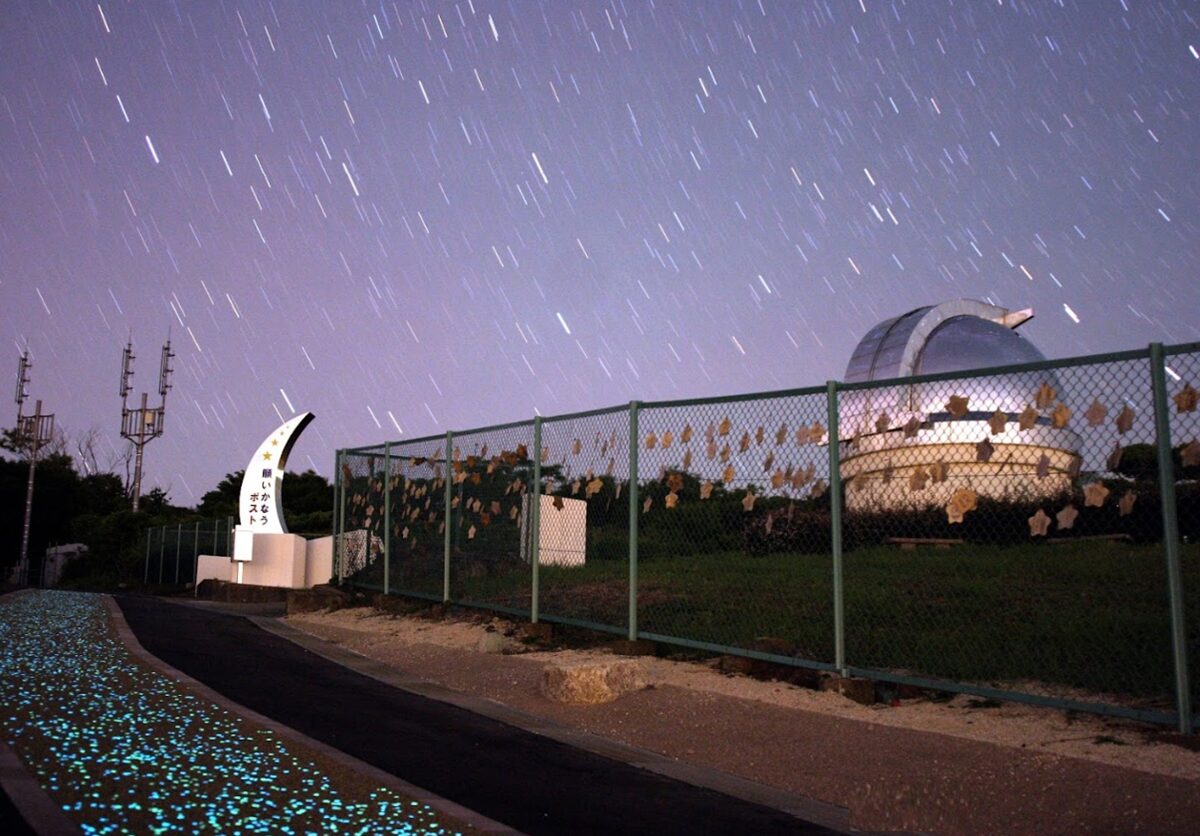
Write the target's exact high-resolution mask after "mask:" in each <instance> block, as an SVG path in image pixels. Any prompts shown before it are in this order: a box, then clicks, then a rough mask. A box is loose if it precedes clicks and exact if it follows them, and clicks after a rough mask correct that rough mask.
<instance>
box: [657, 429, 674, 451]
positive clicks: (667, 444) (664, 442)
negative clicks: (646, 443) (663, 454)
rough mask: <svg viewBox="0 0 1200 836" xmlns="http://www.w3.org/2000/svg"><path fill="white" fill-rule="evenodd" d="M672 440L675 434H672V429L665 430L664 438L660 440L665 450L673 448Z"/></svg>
mask: <svg viewBox="0 0 1200 836" xmlns="http://www.w3.org/2000/svg"><path fill="white" fill-rule="evenodd" d="M672 441H674V436H673V435H671V431H670V430H666V431H665V432H663V434H662V439H661V442H660V443H661V444H662V448H663V449H664V450H669V449H670V448H671V442H672Z"/></svg>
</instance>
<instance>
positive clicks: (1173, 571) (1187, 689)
mask: <svg viewBox="0 0 1200 836" xmlns="http://www.w3.org/2000/svg"><path fill="white" fill-rule="evenodd" d="M1165 366H1166V361H1165V359H1164V356H1163V347H1162V343H1151V344H1150V382H1151V385H1152V387H1153V390H1154V440H1155V447H1156V448H1157V451H1158V493H1159V501H1160V502H1161V503H1162V521H1163V551H1164V552H1165V553H1166V558H1167V595H1168V597H1169V598H1170V602H1171V649H1172V651H1173V653H1174V657H1175V707H1176V711H1177V712H1178V713H1179V732H1180V733H1181V734H1191V733H1192V731H1193V728H1192V694H1191V684H1190V681H1189V677H1188V658H1187V626H1186V621H1185V619H1186V613H1185V609H1184V604H1183V576H1182V574H1181V573H1180V569H1179V520H1178V518H1177V516H1176V514H1177V508H1176V505H1175V463H1174V461H1173V459H1172V456H1171V423H1170V419H1169V417H1168V416H1169V413H1168V412H1167V380H1166V373H1165Z"/></svg>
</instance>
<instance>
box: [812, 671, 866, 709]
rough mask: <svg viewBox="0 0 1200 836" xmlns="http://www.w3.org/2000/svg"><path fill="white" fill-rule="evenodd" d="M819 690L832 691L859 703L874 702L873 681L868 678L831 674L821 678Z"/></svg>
mask: <svg viewBox="0 0 1200 836" xmlns="http://www.w3.org/2000/svg"><path fill="white" fill-rule="evenodd" d="M820 690H822V691H833V692H834V693H837V694H841V695H842V696H843V697H845V698H846V699H848V700H854V702H856V703H859V704H861V705H874V704H875V682H874V681H873V680H870V679H861V678H859V677H856V676H837V675H836V674H831V675H828V676H824V677H822V678H821V685H820Z"/></svg>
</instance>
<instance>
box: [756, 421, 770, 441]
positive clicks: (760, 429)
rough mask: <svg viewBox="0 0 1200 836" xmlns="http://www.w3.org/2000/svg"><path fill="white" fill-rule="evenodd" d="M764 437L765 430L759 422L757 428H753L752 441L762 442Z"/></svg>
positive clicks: (765, 435)
mask: <svg viewBox="0 0 1200 836" xmlns="http://www.w3.org/2000/svg"><path fill="white" fill-rule="evenodd" d="M766 437H767V434H766V430H764V429H763V427H762V425H761V424H759V426H758V428H757V429H755V430H754V443H755V444H762V443H763V440H764V439H765V438H766Z"/></svg>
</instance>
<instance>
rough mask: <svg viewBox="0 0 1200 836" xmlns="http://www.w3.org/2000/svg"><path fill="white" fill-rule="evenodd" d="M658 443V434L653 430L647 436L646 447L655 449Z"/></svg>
mask: <svg viewBox="0 0 1200 836" xmlns="http://www.w3.org/2000/svg"><path fill="white" fill-rule="evenodd" d="M657 444H658V436H657V435H655V434H654V433H653V432H652V433H650V434H649V435H647V436H646V449H647V450H653V449H654V448H655V446H656V445H657Z"/></svg>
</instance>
